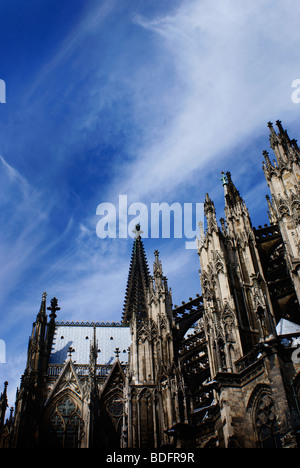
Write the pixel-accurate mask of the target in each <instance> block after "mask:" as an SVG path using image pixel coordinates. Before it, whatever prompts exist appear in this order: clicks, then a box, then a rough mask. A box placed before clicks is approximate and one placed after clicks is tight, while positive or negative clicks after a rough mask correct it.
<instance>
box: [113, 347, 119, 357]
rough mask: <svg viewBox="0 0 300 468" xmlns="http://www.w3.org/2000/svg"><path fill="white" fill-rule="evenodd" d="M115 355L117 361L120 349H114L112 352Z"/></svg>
mask: <svg viewBox="0 0 300 468" xmlns="http://www.w3.org/2000/svg"><path fill="white" fill-rule="evenodd" d="M114 353H115V355H116V358H117V359H119V355H120V349H119V348H116V349H115V351H114Z"/></svg>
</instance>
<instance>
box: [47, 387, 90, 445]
mask: <svg viewBox="0 0 300 468" xmlns="http://www.w3.org/2000/svg"><path fill="white" fill-rule="evenodd" d="M50 424H51V429H52V433H53V435H54V437H55V442H56V446H57V447H58V448H78V447H79V442H80V439H81V435H82V429H83V421H82V419H81V417H80V414H79V408H78V406H77V404H76V403H75V402H74V401H73V400H72V399H71V398H69V397H68V396H67V397H65V398H63V399H62V400H59V402H58V403H57V404H56V406H55V408H54V410H53V411H52V413H51V415H50Z"/></svg>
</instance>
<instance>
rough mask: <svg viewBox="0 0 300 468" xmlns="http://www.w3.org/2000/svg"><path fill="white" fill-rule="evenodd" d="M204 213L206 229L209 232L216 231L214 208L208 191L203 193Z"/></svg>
mask: <svg viewBox="0 0 300 468" xmlns="http://www.w3.org/2000/svg"><path fill="white" fill-rule="evenodd" d="M204 215H205V218H206V221H207V230H208V232H209V233H211V232H213V231H218V223H217V217H216V209H215V205H214V202H213V201H212V200H211V198H210V196H209V195H208V193H207V194H206V195H205V201H204Z"/></svg>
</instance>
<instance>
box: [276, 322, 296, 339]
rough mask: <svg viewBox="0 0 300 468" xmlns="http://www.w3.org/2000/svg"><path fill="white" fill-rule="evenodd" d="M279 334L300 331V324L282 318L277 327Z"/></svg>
mask: <svg viewBox="0 0 300 468" xmlns="http://www.w3.org/2000/svg"><path fill="white" fill-rule="evenodd" d="M276 331H277V335H279V336H282V335H291V334H293V333H300V325H297V324H296V323H294V322H290V321H289V320H286V319H284V318H282V319H281V320H280V321H279V322H278V325H277V327H276Z"/></svg>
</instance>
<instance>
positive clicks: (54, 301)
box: [47, 297, 60, 320]
mask: <svg viewBox="0 0 300 468" xmlns="http://www.w3.org/2000/svg"><path fill="white" fill-rule="evenodd" d="M57 304H58V301H57V299H56V297H54V298H53V299H51V307H47V310H50V311H51V314H50V318H51V320H55V318H56V312H57V311H58V310H60V307H58V306H57Z"/></svg>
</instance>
